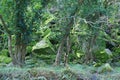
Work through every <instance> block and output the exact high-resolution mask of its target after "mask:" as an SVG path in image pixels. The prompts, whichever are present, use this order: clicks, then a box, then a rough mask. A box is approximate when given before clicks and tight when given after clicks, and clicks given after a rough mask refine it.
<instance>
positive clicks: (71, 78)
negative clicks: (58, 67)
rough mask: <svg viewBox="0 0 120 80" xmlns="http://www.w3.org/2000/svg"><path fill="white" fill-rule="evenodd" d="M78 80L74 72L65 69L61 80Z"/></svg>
mask: <svg viewBox="0 0 120 80" xmlns="http://www.w3.org/2000/svg"><path fill="white" fill-rule="evenodd" d="M76 78H77V76H76V74H75V72H73V71H72V70H70V69H69V68H68V69H65V70H64V71H62V76H61V79H60V80H75V79H76Z"/></svg>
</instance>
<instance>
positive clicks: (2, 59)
mask: <svg viewBox="0 0 120 80" xmlns="http://www.w3.org/2000/svg"><path fill="white" fill-rule="evenodd" d="M11 61H12V59H11V58H10V57H6V56H2V55H0V63H6V64H8V63H10V62H11Z"/></svg>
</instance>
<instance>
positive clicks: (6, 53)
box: [0, 49, 8, 56]
mask: <svg viewBox="0 0 120 80" xmlns="http://www.w3.org/2000/svg"><path fill="white" fill-rule="evenodd" d="M0 55H3V56H7V55H8V50H7V49H2V50H1V51H0Z"/></svg>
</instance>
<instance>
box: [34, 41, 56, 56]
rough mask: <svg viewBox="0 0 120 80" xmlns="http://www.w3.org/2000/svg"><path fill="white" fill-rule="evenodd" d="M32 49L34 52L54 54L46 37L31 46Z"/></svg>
mask: <svg viewBox="0 0 120 80" xmlns="http://www.w3.org/2000/svg"><path fill="white" fill-rule="evenodd" d="M32 51H33V52H34V54H37V55H39V54H55V50H54V48H53V45H52V44H51V42H50V41H49V40H48V39H43V40H41V41H40V42H38V43H37V44H36V45H35V46H33V48H32Z"/></svg>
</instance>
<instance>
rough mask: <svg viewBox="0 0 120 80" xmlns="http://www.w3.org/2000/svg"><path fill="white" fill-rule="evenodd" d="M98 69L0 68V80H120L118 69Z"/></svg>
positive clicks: (53, 67) (79, 67) (78, 65)
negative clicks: (104, 70) (101, 70)
mask: <svg viewBox="0 0 120 80" xmlns="http://www.w3.org/2000/svg"><path fill="white" fill-rule="evenodd" d="M99 70H100V67H93V66H87V65H80V64H71V65H68V66H67V67H63V66H56V67H55V66H53V65H46V66H40V67H32V68H28V67H24V68H18V67H0V80H120V67H113V70H112V71H110V72H109V71H108V72H103V73H102V72H101V73H99Z"/></svg>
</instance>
